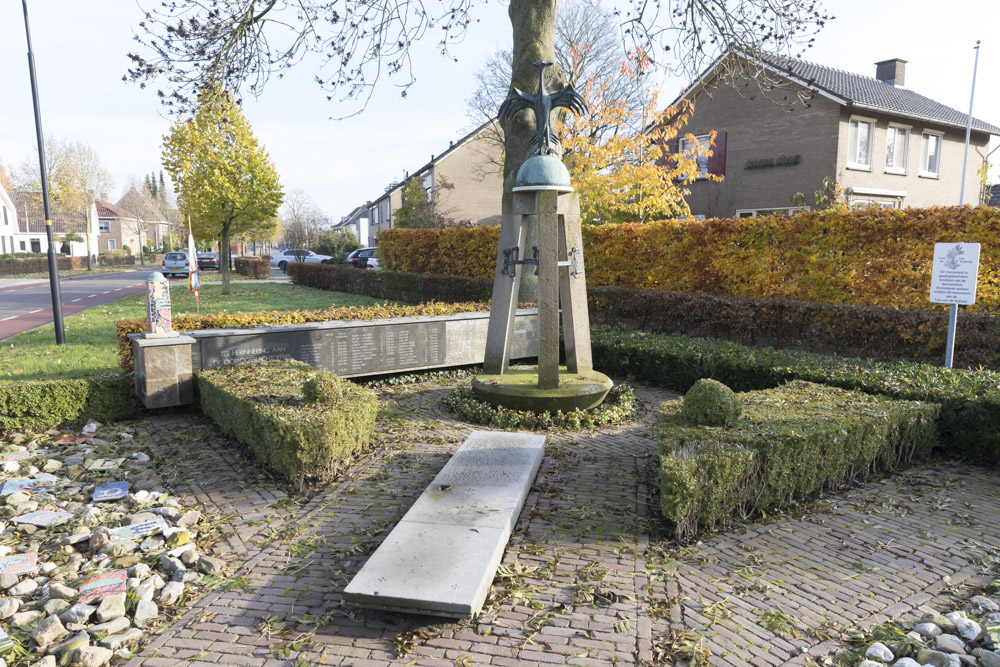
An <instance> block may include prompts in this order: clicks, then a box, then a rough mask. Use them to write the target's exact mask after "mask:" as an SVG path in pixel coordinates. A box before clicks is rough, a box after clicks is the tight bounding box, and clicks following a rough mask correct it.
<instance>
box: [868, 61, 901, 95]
mask: <svg viewBox="0 0 1000 667" xmlns="http://www.w3.org/2000/svg"><path fill="white" fill-rule="evenodd" d="M905 77H906V61H905V60H903V59H902V58H893V59H892V60H883V61H882V62H880V63H875V78H876V79H878V80H879V81H885V82H886V83H887V84H889V85H890V86H896V87H897V88H902V87H903V86H904V85H905V82H906V78H905Z"/></svg>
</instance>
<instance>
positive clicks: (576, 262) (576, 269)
mask: <svg viewBox="0 0 1000 667" xmlns="http://www.w3.org/2000/svg"><path fill="white" fill-rule="evenodd" d="M557 266H572V267H573V270H572V271H570V272H569V275H571V276H573V277H574V278H579V277H580V274H581V273H582V271H580V249H579V248H576V247H574V248H572V249H571V250H570V251H569V261H566V262H559V263H558V264H557Z"/></svg>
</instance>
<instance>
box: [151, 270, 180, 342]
mask: <svg viewBox="0 0 1000 667" xmlns="http://www.w3.org/2000/svg"><path fill="white" fill-rule="evenodd" d="M146 322H147V323H148V324H149V329H148V331H147V332H146V338H157V337H164V338H165V337H168V336H176V335H177V332H176V331H174V330H173V329H172V328H171V324H172V316H171V313H170V283H168V282H167V279H166V278H164V277H163V274H162V273H160V272H159V271H154V272H152V273H150V274H149V277H148V278H146Z"/></svg>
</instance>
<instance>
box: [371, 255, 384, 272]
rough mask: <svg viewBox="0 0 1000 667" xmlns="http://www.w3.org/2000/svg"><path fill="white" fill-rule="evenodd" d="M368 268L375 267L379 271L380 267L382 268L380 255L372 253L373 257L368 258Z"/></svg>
mask: <svg viewBox="0 0 1000 667" xmlns="http://www.w3.org/2000/svg"><path fill="white" fill-rule="evenodd" d="M368 268H369V269H374V270H375V271H378V270H379V269H381V268H382V267H381V266H379V263H378V257H376V256H375V255H372V256H371V257H369V258H368Z"/></svg>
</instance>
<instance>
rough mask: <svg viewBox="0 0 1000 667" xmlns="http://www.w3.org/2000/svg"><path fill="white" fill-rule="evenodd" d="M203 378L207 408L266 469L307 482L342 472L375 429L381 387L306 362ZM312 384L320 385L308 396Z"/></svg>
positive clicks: (212, 372) (228, 370) (244, 367)
mask: <svg viewBox="0 0 1000 667" xmlns="http://www.w3.org/2000/svg"><path fill="white" fill-rule="evenodd" d="M197 377H198V391H199V393H200V396H201V398H200V400H201V409H202V411H203V412H204V413H205V414H206V415H208V416H209V417H211V418H212V419H213V420H214V421H215V423H216V424H218V425H219V428H221V429H222V430H223V431H224V432H225V433H227V434H229V435H231V436H232V437H234V438H236V440H238V441H239V442H241V443H242V444H243V445H245V446H246V447H247V448H249V450H250V451H251V452H252V453H253V455H254V457H255V458H256V459H257V460H258V461H259V462H260V463H261V464H262V465H263V466H265V467H267V468H269V469H270V470H273V471H274V472H276V473H278V474H281V475H283V476H285V477H287V478H288V479H289V480H291V481H293V482H296V483H297V484H298V485H299V486H300V487H301V486H302V485H303V484H304V482H305V481H306V480H307V479H308V480H310V481H326V480H329V479H331V478H332V477H334V476H335V475H336V474H337V473H338V472H339V471H340V470H342V469H343V468H344V467H345V466H346V465H347V464H348V463H349V462H350V461H351V459H352V458H353V457H354V456H356V455H357V454H359V453H360V452H361V451H362V450H363V449H364V448H365V447H366V446H367V444H368V443H369V441H370V440H371V437H372V434H373V433H374V430H375V415H376V413H377V412H378V399H377V398H376V394H375V392H374V391H373V390H371V389H369V388H367V387H362V386H361V385H357V384H354V383H353V382H350V381H348V380H344V379H341V378H338V377H337V376H335V375H334V374H332V373H329V372H327V371H322V370H317V369H315V368H312V367H311V366H309V365H308V364H304V363H302V362H300V361H291V360H283V361H267V362H260V363H252V364H239V365H236V366H227V367H222V368H217V369H204V370H199V371H197ZM305 385H308V386H309V387H311V388H312V389H311V391H310V392H309V396H308V397H307V396H306V394H305V393H304V392H303V387H304V386H305ZM317 386H319V387H322V391H320V392H317V391H316V389H315V388H316V387H317Z"/></svg>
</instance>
